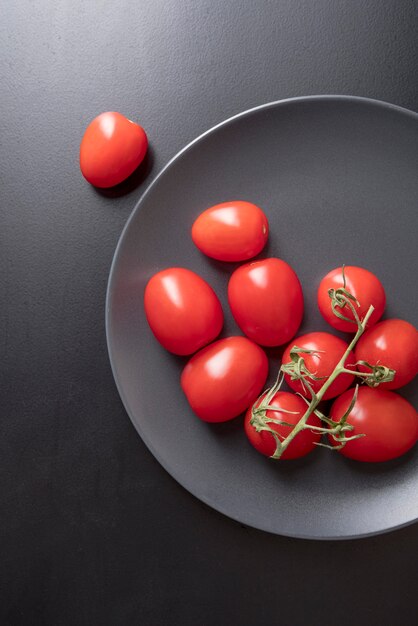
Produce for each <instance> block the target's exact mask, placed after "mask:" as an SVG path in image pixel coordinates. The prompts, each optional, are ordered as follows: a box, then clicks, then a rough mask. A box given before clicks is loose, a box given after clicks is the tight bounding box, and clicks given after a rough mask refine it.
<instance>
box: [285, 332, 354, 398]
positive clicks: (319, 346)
mask: <svg viewBox="0 0 418 626" xmlns="http://www.w3.org/2000/svg"><path fill="white" fill-rule="evenodd" d="M293 346H298V348H304V349H305V350H314V351H316V352H318V354H304V355H303V357H304V359H305V364H306V367H307V368H308V370H309V371H310V372H311V373H312V374H314V375H315V376H318V377H320V378H322V380H312V379H310V378H309V379H308V383H309V384H310V385H311V387H312V388H313V390H314V392H315V393H318V391H319V390H320V389H321V387H322V385H323V384H324V383H325V382H326V380H325V379H326V378H327V377H328V376H329V375H330V374H332V372H333V371H334V369H335V367H336V365H337V363H338V361H339V360H340V359H341V357H342V356H343V354H344V352H345V351H346V350H347V348H348V343H346V342H345V341H343V340H342V339H340V338H339V337H335V335H331V334H330V333H320V332H316V333H308V334H306V335H301V336H300V337H296V338H295V339H293V341H292V342H291V343H290V344H289V345H288V346H287V348H286V350H285V351H284V353H283V358H282V363H290V361H291V358H290V351H291V349H292V348H293ZM354 362H355V359H354V354H353V353H352V352H350V354H349V355H348V357H347V359H346V362H345V366H346V367H347V368H348V369H352V370H355V369H356V368H355V366H354V365H352V364H353V363H354ZM285 380H286V382H287V384H288V385H289V387H291V389H293V390H294V391H297V392H298V393H301V394H302V395H303V396H305V397H307V398H310V394H309V391H308V390H307V389H305V388H304V387H303V386H302V384H301V382H300V381H299V380H291V379H290V376H289V375H288V374H285ZM353 380H354V376H351V374H340V375H339V376H338V377H337V378H336V379H335V381H334V382H333V383H332V385H331V386H330V388H329V389H328V390H327V391H326V392H325V394H324V397H323V398H322V399H323V400H329V399H330V398H335V396H338V395H339V394H340V393H342V392H343V391H345V390H346V389H347V388H348V387H349V386H350V385H351V383H352V382H353Z"/></svg>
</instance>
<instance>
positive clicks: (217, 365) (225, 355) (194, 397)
mask: <svg viewBox="0 0 418 626" xmlns="http://www.w3.org/2000/svg"><path fill="white" fill-rule="evenodd" d="M267 373H268V362H267V357H266V355H265V353H264V352H263V350H262V349H261V348H260V347H259V346H257V345H256V344H255V343H253V342H252V341H250V340H249V339H246V338H245V337H227V338H226V339H219V340H218V341H216V342H215V343H212V344H211V345H210V346H206V348H203V349H202V350H200V351H199V352H198V353H197V354H195V355H194V356H193V357H192V358H191V359H190V361H189V362H188V363H187V365H186V367H185V368H184V370H183V373H182V375H181V386H182V389H183V391H184V393H185V394H186V397H187V400H188V401H189V404H190V406H191V407H192V409H193V411H194V412H195V413H196V415H197V416H198V417H200V419H202V420H203V421H205V422H226V421H227V420H230V419H233V418H234V417H236V416H237V415H239V414H240V413H242V412H243V411H245V409H246V408H247V407H248V406H249V405H250V404H252V403H253V402H254V401H255V400H256V399H257V397H258V395H259V394H260V392H261V390H262V388H263V386H264V383H265V382H266V378H267Z"/></svg>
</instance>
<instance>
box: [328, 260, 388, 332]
mask: <svg viewBox="0 0 418 626" xmlns="http://www.w3.org/2000/svg"><path fill="white" fill-rule="evenodd" d="M344 275H345V282H346V289H347V291H349V292H350V293H351V294H352V295H353V296H354V297H355V298H357V300H358V301H359V303H360V307H359V308H358V309H357V314H358V316H359V317H360V319H362V318H364V316H365V315H366V313H367V310H368V309H369V307H370V305H371V304H372V305H373V306H374V309H375V310H374V311H373V313H372V315H371V316H370V318H369V321H368V322H367V327H368V328H370V327H371V326H373V324H376V322H377V321H378V320H379V319H380V318H381V317H382V315H383V311H384V310H385V305H386V294H385V290H384V288H383V285H382V283H381V282H380V280H379V279H378V278H377V277H376V276H375V275H374V274H372V272H369V270H366V269H364V268H362V267H355V266H352V265H346V266H345V267H344ZM343 286H344V283H343V273H342V267H337V268H336V269H335V270H332V271H331V272H329V273H328V274H327V275H326V276H325V277H324V278H323V279H322V280H321V282H320V284H319V287H318V294H317V297H318V307H319V310H320V312H321V315H322V317H323V318H324V319H325V320H326V321H327V322H328V324H330V325H331V326H332V327H333V328H336V329H337V330H341V331H343V332H346V333H353V334H354V333H356V332H357V325H356V324H355V323H351V322H347V321H345V320H340V319H339V318H338V317H337V316H336V315H334V313H333V312H332V308H331V298H330V297H329V295H328V290H329V289H339V288H340V287H343ZM341 312H342V314H343V315H345V317H349V318H350V319H353V320H354V317H353V315H352V313H351V311H350V309H349V308H348V307H344V309H343V310H342V311H341Z"/></svg>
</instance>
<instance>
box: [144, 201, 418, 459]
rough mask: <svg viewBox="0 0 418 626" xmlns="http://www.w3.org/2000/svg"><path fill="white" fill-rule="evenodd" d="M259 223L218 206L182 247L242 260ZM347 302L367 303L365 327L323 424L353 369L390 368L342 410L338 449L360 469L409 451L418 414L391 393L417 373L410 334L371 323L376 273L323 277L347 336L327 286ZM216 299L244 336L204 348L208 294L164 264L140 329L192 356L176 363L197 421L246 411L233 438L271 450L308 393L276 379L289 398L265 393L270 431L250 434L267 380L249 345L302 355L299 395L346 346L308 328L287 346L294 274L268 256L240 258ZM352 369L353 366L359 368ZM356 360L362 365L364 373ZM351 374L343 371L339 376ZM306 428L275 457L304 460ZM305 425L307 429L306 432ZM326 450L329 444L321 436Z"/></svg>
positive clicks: (345, 394) (314, 435) (233, 207)
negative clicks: (346, 430)
mask: <svg viewBox="0 0 418 626" xmlns="http://www.w3.org/2000/svg"><path fill="white" fill-rule="evenodd" d="M268 231H269V226H268V221H267V218H266V216H265V214H264V212H263V211H262V210H261V209H260V208H259V207H257V206H256V205H254V204H252V203H249V202H244V201H236V202H226V203H223V204H219V205H216V206H213V207H211V208H209V209H207V210H206V211H204V212H203V213H202V214H201V215H200V216H199V217H198V218H197V220H196V221H195V222H194V224H193V227H192V239H193V241H194V243H195V245H196V246H197V247H198V248H199V249H200V250H201V252H203V253H204V254H206V255H207V256H209V257H211V258H214V259H217V260H221V261H230V262H237V261H249V259H251V258H252V257H254V256H256V255H257V254H259V253H260V252H261V250H262V249H263V247H264V245H265V244H266V242H267V239H268ZM343 285H344V288H345V289H346V290H347V291H348V292H349V293H350V294H352V297H353V298H355V299H356V300H357V301H358V303H359V308H358V316H359V318H360V319H361V318H362V317H364V315H365V314H366V312H367V310H368V309H369V307H370V305H373V307H374V311H373V313H372V315H371V317H370V318H369V320H368V324H367V329H366V331H365V332H364V334H363V335H362V337H361V338H360V340H359V341H358V343H357V345H356V346H355V351H354V353H349V354H348V356H347V358H346V361H345V364H344V371H343V372H342V373H341V374H340V375H339V376H338V377H337V378H336V379H335V380H334V382H333V383H332V384H331V385H330V387H329V388H328V390H327V391H326V393H325V394H324V399H325V400H330V399H334V402H333V404H332V407H331V409H330V417H331V419H332V420H334V422H339V420H340V419H341V418H342V417H343V415H344V414H345V413H346V412H347V409H349V407H350V403H352V400H353V394H354V389H353V388H350V387H351V386H352V384H353V382H354V380H355V374H354V373H355V372H356V371H357V368H358V370H359V371H362V372H364V373H366V374H367V372H368V371H369V370H368V366H369V365H370V366H373V365H379V364H384V365H385V366H386V367H388V368H391V369H393V370H395V372H396V374H395V377H394V379H393V380H392V381H390V382H384V383H382V384H381V385H379V387H378V388H376V389H374V388H370V387H368V386H366V385H362V386H361V387H360V388H359V389H358V393H357V398H356V401H355V403H354V406H353V407H352V408H351V411H350V414H349V417H348V423H349V424H351V425H352V426H353V430H352V434H356V433H359V432H361V433H362V434H363V435H364V436H363V437H361V438H353V439H352V440H350V441H348V442H347V443H346V445H345V446H344V447H342V449H341V453H342V454H344V455H346V456H348V457H350V458H353V459H357V460H362V461H384V460H389V459H391V458H394V457H397V456H399V455H401V454H403V453H405V452H406V451H407V450H408V449H410V448H411V447H412V446H413V445H414V444H415V443H416V441H417V439H418V416H417V413H416V411H415V409H414V408H413V407H412V405H411V404H410V403H409V402H407V401H406V400H405V399H404V398H403V397H401V396H399V395H398V394H396V393H393V391H392V390H393V389H397V388H399V387H402V386H403V385H405V384H406V383H408V382H410V381H411V380H412V379H413V378H414V376H415V375H416V373H417V372H418V334H417V331H416V329H415V328H414V327H413V326H412V325H411V324H409V323H408V322H406V321H403V320H399V319H388V320H386V321H382V322H379V319H380V317H381V316H382V314H383V312H384V308H385V302H386V297H385V291H384V289H383V286H382V284H381V283H380V281H379V280H378V279H377V277H376V276H375V275H374V274H372V273H371V272H369V271H368V270H366V269H363V268H359V267H351V266H348V267H345V268H344V272H343V271H342V268H337V269H335V270H333V271H331V272H330V273H329V274H327V276H325V277H324V278H323V280H322V281H321V283H320V285H319V288H318V306H319V310H320V312H321V314H322V315H323V317H324V318H325V319H326V320H327V322H328V323H329V324H330V325H331V326H332V327H333V328H335V329H337V330H339V331H344V332H347V333H352V334H354V333H355V332H356V330H357V326H356V324H355V323H354V319H352V321H349V320H351V318H352V317H353V316H352V314H351V313H350V311H349V310H348V311H345V312H344V316H343V317H346V318H348V319H341V318H340V317H339V316H336V315H335V313H334V311H333V307H332V301H331V299H330V297H329V291H330V290H337V289H339V288H341V287H343ZM228 302H229V306H230V308H231V311H232V314H233V317H234V318H235V321H236V322H237V324H238V326H239V327H240V329H241V330H242V331H243V333H244V334H245V335H246V336H245V337H243V336H234V337H227V338H225V339H220V340H218V341H214V340H215V339H216V337H217V336H218V335H219V333H220V331H221V329H222V325H223V312H222V307H221V304H220V302H219V299H218V297H217V295H216V294H215V292H214V291H213V289H212V288H211V287H210V285H208V283H207V282H205V281H204V280H203V279H202V278H201V277H200V276H198V275H197V274H196V273H194V272H192V271H191V270H189V269H184V268H177V267H174V268H169V269H165V270H163V271H161V272H158V273H157V274H155V275H154V276H153V277H152V278H151V279H150V280H149V282H148V284H147V286H146V289H145V294H144V305H145V312H146V316H147V320H148V323H149V325H150V327H151V330H152V332H153V333H154V335H155V337H156V338H157V339H158V341H159V342H160V343H161V344H162V345H163V346H164V348H166V349H167V350H169V351H170V352H172V353H174V354H178V355H193V356H192V357H191V358H190V360H189V362H188V363H187V364H186V366H185V367H184V370H183V372H182V375H181V386H182V389H183V391H184V393H185V395H186V397H187V400H188V401H189V403H190V406H191V407H192V409H193V411H194V413H195V414H196V415H197V416H198V417H199V418H200V419H202V420H204V421H207V422H224V421H227V420H230V419H233V418H235V417H237V416H238V415H240V414H241V413H243V412H244V411H246V416H245V420H244V425H245V431H246V434H247V436H248V439H249V441H250V442H251V443H252V445H253V446H254V447H255V448H256V449H257V450H258V451H259V452H261V453H262V454H264V455H266V456H272V455H273V454H274V451H275V448H276V440H275V437H274V436H273V435H272V433H271V428H273V429H274V430H275V432H276V433H277V434H278V436H279V437H280V438H281V439H283V438H284V437H286V436H287V435H288V433H289V432H290V431H291V430H292V428H293V426H294V425H295V424H296V423H297V422H298V421H299V420H300V419H301V417H302V416H303V415H304V413H305V411H306V407H307V403H306V400H304V399H303V398H304V397H305V398H307V399H309V393H308V390H307V388H306V386H305V385H304V384H303V381H301V380H298V379H295V378H294V377H292V376H291V375H289V374H285V379H286V382H287V384H288V385H289V387H290V388H291V389H292V390H293V391H294V392H296V393H291V392H287V391H280V390H279V391H277V393H275V395H274V396H273V398H271V399H270V402H269V406H270V407H272V408H273V407H274V409H273V410H268V411H267V416H270V417H271V418H273V419H274V421H272V422H271V423H270V428H269V429H266V430H259V431H257V430H256V429H255V428H254V427H253V425H252V423H251V416H252V407H253V406H255V407H256V406H257V404H259V403H260V401H261V398H262V396H260V393H261V391H262V390H263V387H264V385H265V382H266V379H267V375H268V361H267V356H266V354H265V352H264V350H263V349H262V348H261V347H260V346H263V347H269V346H280V345H285V344H288V345H287V348H286V349H285V351H284V354H283V359H282V362H283V363H288V362H290V361H291V358H292V355H291V350H292V347H293V346H295V345H296V346H298V348H300V349H302V350H303V351H304V363H305V366H306V368H307V370H308V371H309V372H312V373H314V376H313V378H311V379H310V380H309V383H310V386H311V389H313V391H314V392H317V391H319V389H320V388H321V386H322V385H323V384H324V381H325V380H326V379H327V378H328V377H329V376H330V375H331V373H332V372H333V371H334V369H335V367H336V365H337V364H338V362H339V361H340V360H341V358H342V356H343V355H344V353H345V352H346V350H347V349H348V343H347V342H346V341H344V340H343V339H341V338H340V337H337V336H335V335H333V334H331V333H327V332H313V333H308V334H305V335H302V336H299V337H296V338H295V335H296V333H297V331H298V328H299V326H300V324H301V321H302V317H303V308H304V305H303V293H302V287H301V284H300V281H299V279H298V277H297V275H296V273H295V272H294V270H293V269H292V268H291V267H290V266H289V265H288V264H287V263H286V262H285V261H283V260H281V259H277V258H268V259H262V260H258V261H253V262H247V263H245V264H243V265H241V266H239V267H238V268H237V269H235V270H234V271H233V272H232V274H231V277H230V280H229V284H228ZM360 362H361V363H360ZM366 364H367V365H366ZM351 372H353V374H351ZM307 423H308V425H309V426H311V427H312V429H310V428H306V429H304V430H303V431H301V432H300V433H298V435H297V436H296V437H295V438H294V439H293V440H292V441H291V443H290V444H289V446H288V447H287V448H286V450H285V451H284V453H283V455H282V456H281V458H283V459H290V458H296V457H300V456H304V455H305V454H307V453H308V452H310V451H311V450H312V449H313V448H314V447H315V445H316V444H317V443H318V442H319V440H320V437H321V432H320V429H319V428H318V427H319V426H321V420H320V419H319V417H317V415H315V413H312V414H311V415H310V417H309V419H308V422H307ZM315 427H317V428H315ZM330 441H331V443H333V444H334V445H336V442H335V441H334V440H333V438H332V437H330Z"/></svg>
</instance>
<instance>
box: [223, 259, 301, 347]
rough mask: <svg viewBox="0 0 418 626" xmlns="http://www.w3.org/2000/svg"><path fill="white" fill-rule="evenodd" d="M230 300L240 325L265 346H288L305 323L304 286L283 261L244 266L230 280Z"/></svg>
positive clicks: (253, 263)
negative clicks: (302, 322) (303, 319)
mask: <svg viewBox="0 0 418 626" xmlns="http://www.w3.org/2000/svg"><path fill="white" fill-rule="evenodd" d="M228 300H229V305H230V307H231V311H232V315H233V316H234V318H235V321H236V322H237V324H238V326H239V327H240V328H241V330H242V331H243V332H244V333H245V334H246V335H247V337H249V338H250V339H252V340H253V341H255V342H256V343H259V344H261V345H262V346H279V345H282V344H284V343H287V342H288V341H290V339H291V338H292V337H293V336H294V335H295V334H296V332H297V330H298V328H299V326H300V323H301V321H302V316H303V293H302V287H301V285H300V282H299V279H298V277H297V275H296V273H295V272H294V270H293V269H292V268H291V267H290V265H288V264H287V263H285V261H282V260H281V259H274V258H273V259H263V260H262V261H254V262H252V263H247V264H246V265H241V267H239V268H238V269H236V270H235V271H234V272H233V273H232V275H231V278H230V280H229V285H228Z"/></svg>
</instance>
